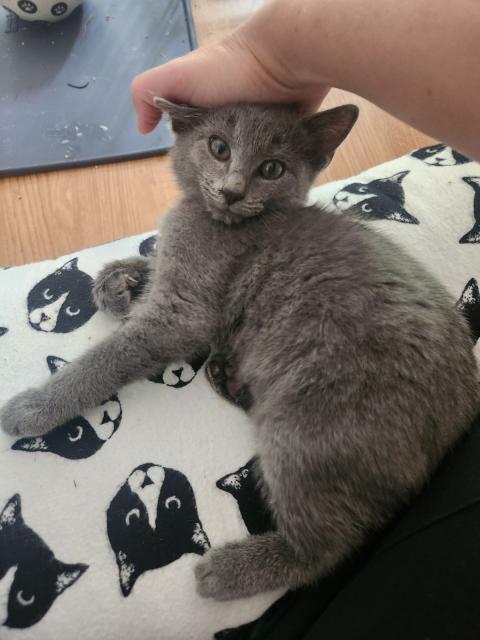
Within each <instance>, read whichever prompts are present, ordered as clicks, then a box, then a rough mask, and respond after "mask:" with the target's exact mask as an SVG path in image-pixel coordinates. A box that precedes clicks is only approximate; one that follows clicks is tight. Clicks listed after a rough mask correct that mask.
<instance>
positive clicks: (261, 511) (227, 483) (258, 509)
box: [216, 458, 275, 534]
mask: <svg viewBox="0 0 480 640" xmlns="http://www.w3.org/2000/svg"><path fill="white" fill-rule="evenodd" d="M255 460H256V459H255V458H252V459H251V460H249V461H248V462H247V464H246V465H245V466H243V467H240V469H237V470H236V471H234V472H233V473H229V474H228V475H226V476H224V477H223V478H220V480H218V481H217V483H216V484H217V487H218V488H219V489H221V490H222V491H226V492H227V493H230V494H231V495H232V496H233V497H234V498H235V500H237V502H238V507H239V509H240V513H241V515H242V518H243V521H244V523H245V526H246V527H247V529H248V532H249V533H251V534H254V533H265V531H271V530H272V529H275V524H274V521H273V518H272V515H271V513H270V511H269V510H268V508H267V506H266V505H265V503H264V501H263V499H262V496H261V492H260V489H259V486H258V483H257V481H256V478H255Z"/></svg>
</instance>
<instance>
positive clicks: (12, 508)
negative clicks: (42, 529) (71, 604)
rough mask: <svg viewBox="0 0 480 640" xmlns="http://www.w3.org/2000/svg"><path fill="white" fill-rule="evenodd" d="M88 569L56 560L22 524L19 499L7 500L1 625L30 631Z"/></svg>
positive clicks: (0, 524)
mask: <svg viewBox="0 0 480 640" xmlns="http://www.w3.org/2000/svg"><path fill="white" fill-rule="evenodd" d="M87 569H88V565H86V564H79V563H76V564H66V563H65V562H61V561H60V560H58V559H57V558H56V557H55V556H54V554H53V552H52V551H51V550H50V549H49V547H48V546H47V545H46V544H45V542H44V541H43V540H42V539H41V538H40V536H39V535H37V534H36V533H35V531H33V530H32V529H30V527H28V526H27V525H26V524H25V522H24V520H23V517H22V512H21V503H20V496H19V495H18V494H17V495H14V496H13V497H12V498H10V500H9V501H8V502H7V504H6V505H5V507H4V508H3V511H2V512H1V513H0V616H3V620H0V623H3V625H4V626H6V627H12V628H17V629H24V628H26V627H31V626H32V625H34V624H35V623H36V622H38V621H39V620H41V619H42V618H43V617H44V616H45V614H46V613H47V612H48V610H49V609H50V607H51V606H52V605H53V604H54V603H55V600H56V599H57V598H58V597H59V596H60V595H61V594H62V593H63V592H64V591H65V589H67V588H68V587H71V586H72V585H73V584H74V583H75V582H76V581H77V580H78V579H79V578H80V576H81V575H82V574H83V573H85V571H86V570H87ZM0 635H1V636H2V637H3V635H2V634H1V632H0Z"/></svg>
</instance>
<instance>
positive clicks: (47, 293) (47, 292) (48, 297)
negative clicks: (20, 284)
mask: <svg viewBox="0 0 480 640" xmlns="http://www.w3.org/2000/svg"><path fill="white" fill-rule="evenodd" d="M43 297H44V298H45V300H51V299H52V298H53V293H51V292H50V289H45V291H44V292H43Z"/></svg>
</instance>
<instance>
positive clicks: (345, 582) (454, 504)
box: [216, 420, 480, 640]
mask: <svg viewBox="0 0 480 640" xmlns="http://www.w3.org/2000/svg"><path fill="white" fill-rule="evenodd" d="M216 637H217V638H222V639H223V638H225V640H227V639H228V640H287V639H288V640H300V639H301V640H377V639H378V640H380V639H381V640H450V639H451V640H480V420H477V421H476V422H475V423H474V425H473V426H472V429H471V431H470V432H469V434H468V435H467V436H466V437H465V438H464V439H463V440H462V442H461V443H460V444H459V445H458V446H457V447H456V448H455V450H454V451H453V452H452V453H450V454H449V455H448V456H447V458H446V459H445V460H444V462H443V463H442V465H441V466H440V468H439V469H438V471H437V473H436V474H435V475H434V477H433V478H432V480H431V481H430V483H429V484H428V486H427V487H425V489H424V490H423V492H422V493H421V494H420V495H419V496H418V497H417V498H416V499H415V500H414V501H413V503H412V504H411V506H409V507H408V509H406V510H405V511H404V512H403V513H402V514H400V516H399V517H398V518H397V519H396V521H395V522H394V523H392V524H391V526H390V527H389V528H388V529H387V530H386V531H385V532H383V533H382V535H381V536H379V537H378V538H376V539H375V540H374V541H372V542H371V543H370V545H369V546H368V547H367V548H365V549H363V550H362V551H361V552H360V553H358V554H357V555H356V556H355V557H354V558H351V559H350V560H349V561H348V562H346V563H345V564H344V565H342V566H341V567H340V568H339V569H338V570H337V571H336V572H335V573H334V574H333V575H331V576H329V577H327V578H326V579H323V580H322V581H320V582H319V583H318V584H317V585H316V586H313V587H309V588H305V589H300V590H298V591H295V592H289V593H287V594H286V595H285V596H284V597H283V598H282V599H280V600H279V601H278V602H276V603H275V604H274V605H273V606H272V607H270V609H268V611H267V612H266V613H265V614H264V615H263V616H262V617H261V618H259V619H258V620H257V621H255V622H252V623H250V624H247V625H244V626H243V627H240V628H238V629H232V630H228V631H223V632H220V633H219V634H217V635H216Z"/></svg>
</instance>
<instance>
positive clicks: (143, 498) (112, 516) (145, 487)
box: [107, 463, 210, 597]
mask: <svg viewBox="0 0 480 640" xmlns="http://www.w3.org/2000/svg"><path fill="white" fill-rule="evenodd" d="M107 531H108V538H109V540H110V545H111V547H112V549H113V552H114V554H115V558H116V560H117V565H118V570H119V575H120V588H121V590H122V593H123V595H124V596H125V597H126V596H128V595H129V594H130V593H131V591H132V589H133V586H134V584H135V582H136V581H137V579H138V578H139V576H141V575H142V573H145V571H150V570H152V569H159V568H160V567H164V566H166V565H168V564H170V563H172V562H175V560H178V559H179V558H180V557H181V556H183V555H184V554H186V553H195V554H198V555H203V554H204V553H206V551H208V549H209V548H210V543H209V541H208V538H207V535H206V533H205V532H204V530H203V527H202V523H201V522H200V520H199V517H198V513H197V506H196V502H195V495H194V493H193V489H192V487H191V485H190V483H189V481H188V480H187V478H186V477H185V476H184V475H183V474H182V473H180V471H176V470H175V469H169V468H167V467H162V466H161V465H157V464H152V463H147V464H142V465H140V466H138V467H136V468H135V469H134V470H133V471H132V473H131V474H130V475H129V477H128V478H127V481H126V482H125V484H123V485H122V487H121V488H120V489H119V491H118V492H117V494H116V495H115V497H114V498H113V500H112V502H111V503H110V506H109V507H108V511H107Z"/></svg>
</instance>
